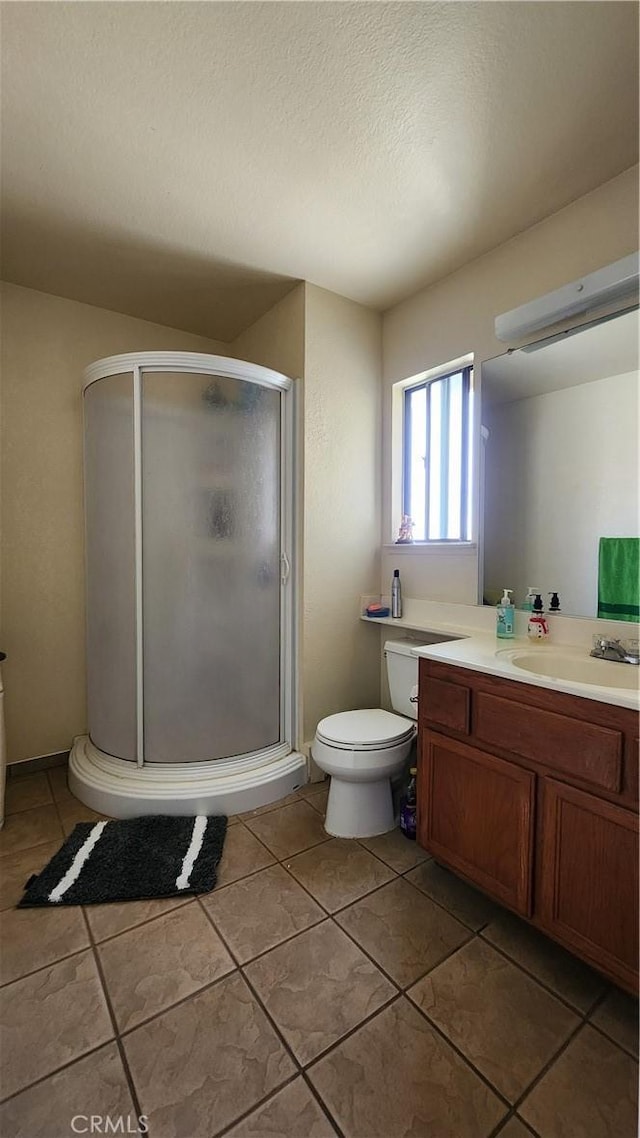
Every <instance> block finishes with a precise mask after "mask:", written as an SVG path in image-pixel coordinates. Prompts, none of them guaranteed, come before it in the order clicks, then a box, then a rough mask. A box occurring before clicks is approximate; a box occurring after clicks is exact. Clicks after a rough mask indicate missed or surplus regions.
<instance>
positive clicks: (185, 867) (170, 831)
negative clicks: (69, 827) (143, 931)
mask: <svg viewBox="0 0 640 1138" xmlns="http://www.w3.org/2000/svg"><path fill="white" fill-rule="evenodd" d="M226 831H227V819H226V818H225V817H222V816H221V817H212V818H209V817H207V816H206V815H204V814H199V815H198V816H197V817H195V818H193V817H191V818H170V817H166V816H164V815H161V816H156V817H148V818H128V819H126V820H124V821H116V822H96V823H93V822H80V823H79V824H78V825H77V826H76V827H75V829H74V831H73V833H72V834H71V835H70V836H69V837H68V838H67V840H66V842H65V843H64V845H63V846H62V848H61V849H60V850H58V853H57V854H55V856H54V857H53V858H52V859H51V861H50V862H49V864H48V865H46V866H45V868H44V869H43V870H42V872H41V873H39V874H38V875H37V876H36V877H32V878H31V879H30V880H29V881H28V882H27V884H26V887H25V890H26V891H25V894H24V897H23V898H22V900H21V901H20V903H19V905H18V908H28V907H31V906H34V905H102V904H104V903H105V902H106V901H146V900H148V899H150V898H155V897H174V896H176V895H179V894H181V893H208V892H210V890H211V889H213V887H214V885H215V883H216V869H217V866H218V862H219V861H220V858H221V857H222V848H223V846H224V839H225V834H226Z"/></svg>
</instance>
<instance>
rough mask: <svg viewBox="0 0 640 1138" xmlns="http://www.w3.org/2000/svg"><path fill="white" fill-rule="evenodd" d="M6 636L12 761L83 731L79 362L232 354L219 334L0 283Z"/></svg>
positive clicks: (61, 744) (57, 747)
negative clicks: (162, 353)
mask: <svg viewBox="0 0 640 1138" xmlns="http://www.w3.org/2000/svg"><path fill="white" fill-rule="evenodd" d="M2 341H3V342H2V376H3V393H2V401H3V415H2V432H3V440H2V486H3V505H2V537H3V541H2V602H3V603H2V614H3V620H2V640H1V643H0V646H1V647H2V649H3V650H4V651H6V652H7V653H8V659H7V662H6V664H5V665H4V666H3V677H4V681H5V691H6V695H5V710H6V721H7V737H8V754H9V761H10V762H15V761H17V760H20V759H24V758H30V757H33V756H36V755H44V754H50V753H52V752H55V751H62V750H66V749H67V748H68V747H69V745H70V743H71V739H72V736H73V735H76V734H78V733H80V732H82V731H84V730H85V729H86V708H85V649H84V539H83V506H82V401H81V392H82V370H83V368H84V367H85V366H86V365H87V364H89V363H91V361H92V360H96V359H100V358H101V357H103V356H110V355H114V354H117V353H119V352H131V351H146V350H149V349H155V350H163V349H177V350H184V351H200V352H215V353H219V354H221V355H229V354H231V353H230V352H229V350H228V347H227V346H226V345H224V344H222V343H220V342H218V341H214V340H206V339H203V338H202V337H200V336H194V335H191V334H190V333H186V332H179V331H176V330H175V329H172V328H163V327H161V326H160V325H156V324H149V323H147V322H146V321H144V320H137V319H135V318H133V317H129V316H122V315H120V314H118V313H116V312H107V311H106V310H104V309H101V308H94V307H92V306H90V305H87V304H78V303H77V302H76V301H72V300H64V299H61V298H60V297H55V296H49V295H47V294H46V293H41V292H34V291H32V290H30V289H26V288H20V287H18V286H16V285H4V286H3V337H2Z"/></svg>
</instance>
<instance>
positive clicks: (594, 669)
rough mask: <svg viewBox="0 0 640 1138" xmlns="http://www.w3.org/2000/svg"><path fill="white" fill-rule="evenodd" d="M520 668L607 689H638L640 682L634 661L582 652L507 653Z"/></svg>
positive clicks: (524, 670) (557, 678)
mask: <svg viewBox="0 0 640 1138" xmlns="http://www.w3.org/2000/svg"><path fill="white" fill-rule="evenodd" d="M501 655H505V656H508V657H509V659H510V660H511V663H512V664H514V665H515V667H516V668H521V669H522V671H523V672H533V673H534V674H535V675H537V676H549V677H551V678H552V679H555V680H570V681H573V682H574V683H579V684H595V685H596V686H597V687H604V688H624V689H625V690H628V691H637V690H638V686H639V684H640V668H638V667H636V666H634V665H633V664H618V663H616V662H613V661H610V660H596V659H595V658H594V657H593V656H589V655H588V654H584V655H583V654H582V653H579V652H576V653H570V652H560V651H557V652H556V651H554V650H553V649H552V650H551V651H547V650H546V649H544V648H542V649H541V650H540V651H531V652H503V653H501Z"/></svg>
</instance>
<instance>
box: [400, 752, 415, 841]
mask: <svg viewBox="0 0 640 1138" xmlns="http://www.w3.org/2000/svg"><path fill="white" fill-rule="evenodd" d="M417 773H418V772H417V769H416V767H411V769H410V771H409V776H410V777H409V785H408V787H407V793H406V794H405V796H404V798H403V800H402V807H401V809H400V829H401V830H402V833H403V834H404V836H405V838H412V839H413V841H415V837H416V775H417Z"/></svg>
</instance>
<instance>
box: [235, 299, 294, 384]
mask: <svg viewBox="0 0 640 1138" xmlns="http://www.w3.org/2000/svg"><path fill="white" fill-rule="evenodd" d="M228 349H229V352H230V354H231V355H233V356H235V357H236V358H237V359H239V360H248V361H249V362H250V363H252V364H261V365H262V367H270V368H273V370H274V371H279V372H281V373H282V374H283V375H288V376H290V377H291V379H296V378H297V377H299V376H301V375H302V372H303V370H304V285H303V284H299V285H296V287H295V288H294V289H292V290H291V292H289V293H287V295H286V296H285V297H283V299H282V300H280V301H278V303H277V304H274V306H273V308H270V309H269V311H268V312H265V314H264V316H261V317H260V319H259V320H256V322H255V324H251V325H250V326H249V327H248V328H246V329H245V331H244V332H241V333H240V335H239V336H236V338H235V340H232V341H231V343H230V344H229V345H228Z"/></svg>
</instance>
